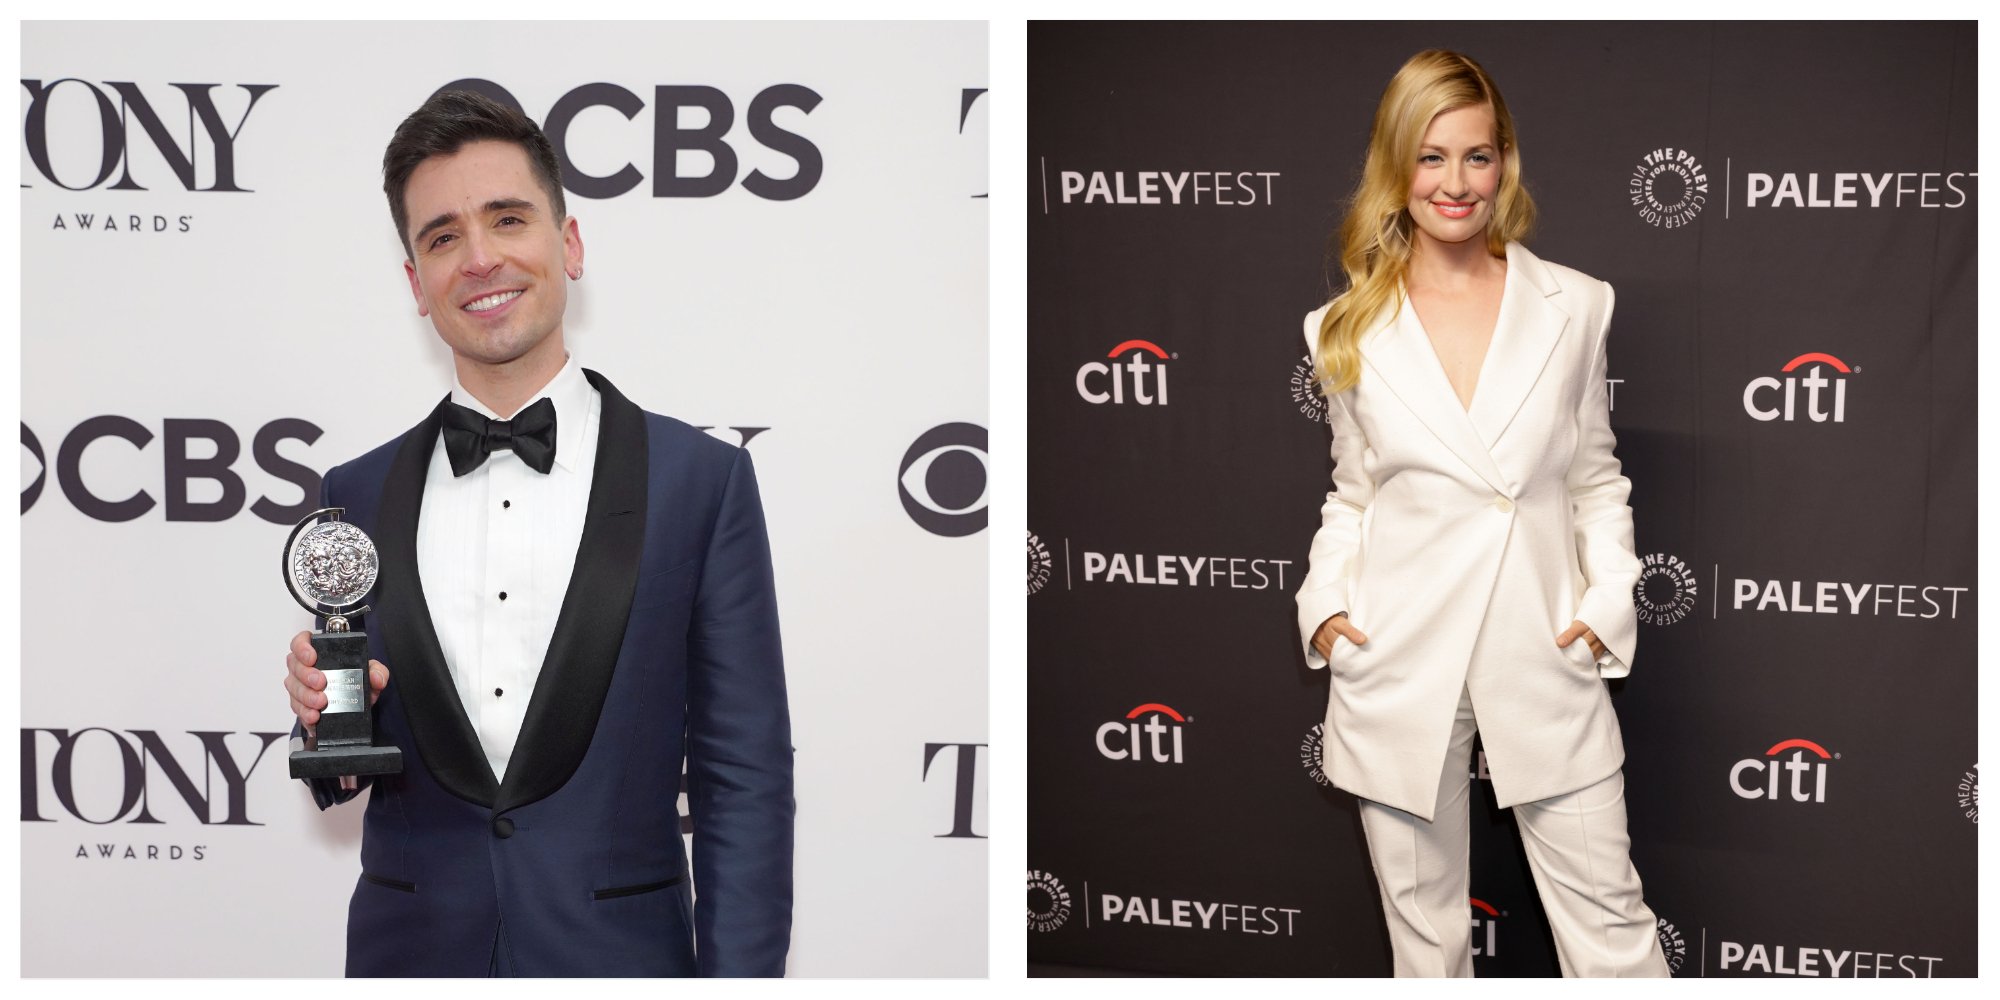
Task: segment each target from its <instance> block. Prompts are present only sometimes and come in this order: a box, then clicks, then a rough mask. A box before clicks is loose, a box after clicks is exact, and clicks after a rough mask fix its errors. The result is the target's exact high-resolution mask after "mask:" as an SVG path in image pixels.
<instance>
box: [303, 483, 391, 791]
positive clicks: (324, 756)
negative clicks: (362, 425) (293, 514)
mask: <svg viewBox="0 0 2000 1000" xmlns="http://www.w3.org/2000/svg"><path fill="white" fill-rule="evenodd" d="M345 512H346V511H345V510H344V508H340V507H328V508H325V509H323V510H316V511H313V512H312V513H310V514H307V515H306V516H305V518H304V519H303V520H301V521H300V522H299V523H298V526H297V527H295V528H293V529H292V534H291V537H290V538H288V539H286V541H285V559H284V562H285V564H284V571H285V586H286V588H287V589H289V590H290V591H291V592H292V597H293V599H295V600H297V601H298V602H299V604H300V605H301V606H303V607H304V608H305V609H306V610H307V611H310V612H312V613H313V614H315V615H319V616H321V617H323V618H325V619H326V631H324V632H314V633H313V634H312V638H311V641H312V647H313V651H314V652H315V653H317V654H319V659H318V660H317V661H315V663H314V664H313V666H314V669H316V670H318V671H319V672H320V673H321V674H323V675H325V677H326V689H325V691H324V692H323V693H324V694H325V695H326V707H325V708H323V709H320V713H319V724H318V725H316V726H312V727H309V728H308V729H307V730H306V738H305V745H304V748H303V749H298V750H293V751H292V757H291V766H292V777H294V778H346V779H353V778H355V777H357V776H360V775H364V774H398V773H401V772H402V770H403V752H402V751H401V750H399V749H397V748H395V747H393V746H376V745H375V725H374V718H373V716H372V715H371V714H370V713H369V705H368V634H367V633H365V632H357V631H354V630H353V629H352V628H351V627H350V626H351V624H352V622H353V620H354V619H358V618H360V617H361V616H362V615H363V614H366V613H367V611H368V608H367V607H366V606H365V605H362V604H361V599H362V598H364V597H366V596H368V592H369V591H370V590H373V589H374V587H375V577H376V571H377V569H378V568H379V566H378V563H377V561H376V557H375V543H374V542H373V541H371V540H370V539H369V538H368V534H367V533H366V532H364V531H362V530H361V529H360V528H357V527H355V526H354V525H353V524H350V523H348V522H346V521H343V520H341V519H340V516H341V515H342V514H343V513H345ZM322 519H324V520H322ZM295 745H296V744H295ZM343 784H344V785H345V786H347V787H352V781H351V780H349V781H346V782H343Z"/></svg>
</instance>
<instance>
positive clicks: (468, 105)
mask: <svg viewBox="0 0 2000 1000" xmlns="http://www.w3.org/2000/svg"><path fill="white" fill-rule="evenodd" d="M483 139H498V140H501V141H503V142H511V143H514V144H515V145H517V146H520V147H521V150H522V151H523V152H525V153H527V154H528V165H529V166H530V167H532V168H533V169H534V171H535V178H536V180H537V181H539V182H540V183H541V185H542V191H543V192H544V193H546V194H547V195H548V196H549V210H550V211H551V212H553V213H554V219H555V221H556V222H558V223H560V222H561V221H562V220H563V218H564V217H565V216H566V215H567V212H566V211H565V210H564V208H563V187H562V168H561V167H560V166H559V165H558V164H557V163H556V151H555V147H553V146H550V145H549V137H548V136H546V135H543V134H542V129H541V126H539V125H536V124H535V122H534V119H532V118H529V117H528V116H527V115H524V114H522V113H521V112H519V111H516V110H514V109H513V108H510V107H508V106H507V105H505V104H502V103H500V102H499V101H496V100H493V99H492V98H490V97H487V96H486V95H484V94H481V93H477V92H475V91H470V90H446V91H441V92H439V93H437V94H435V95H433V96H432V97H431V99H430V100H428V101H425V102H424V106H423V107H421V108H418V109H417V110H415V111H413V112H411V113H410V117H408V118H405V119H403V124H401V125H398V126H397V127H396V135H395V138H392V139H390V140H389V149H388V150H387V151H386V152H384V153H383V154H382V191H383V192H384V193H385V194H387V195H388V196H389V215H390V216H391V217H392V218H394V219H395V220H396V238H397V239H398V240H401V241H402V244H403V252H404V253H410V254H411V255H412V256H413V257H414V256H415V255H414V253H412V252H411V249H410V211H409V209H408V207H406V206H405V205H404V204H403V191H404V189H405V188H407V187H409V185H410V175H411V174H413V173H416V172H417V166H418V165H419V164H421V163H423V162H424V161H425V160H428V159H430V158H431V157H433V156H450V155H452V154H453V153H456V152H458V151H459V150H460V149H462V148H464V146H465V145H466V144H467V143H471V142H478V141H480V140H483Z"/></svg>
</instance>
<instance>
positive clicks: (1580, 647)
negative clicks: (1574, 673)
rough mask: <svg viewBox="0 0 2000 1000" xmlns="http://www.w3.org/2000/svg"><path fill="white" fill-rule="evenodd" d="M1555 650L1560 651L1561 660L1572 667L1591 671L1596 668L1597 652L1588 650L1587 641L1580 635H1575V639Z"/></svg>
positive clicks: (1594, 670) (1588, 644)
mask: <svg viewBox="0 0 2000 1000" xmlns="http://www.w3.org/2000/svg"><path fill="white" fill-rule="evenodd" d="M1556 652H1557V653H1560V654H1561V655H1562V658H1563V660H1564V661H1565V662H1567V663H1568V664H1569V665H1570V666H1572V667H1577V668H1580V669H1583V670H1588V671H1591V672H1593V673H1595V672H1596V670H1597V654H1596V653H1593V652H1591V651H1590V643H1589V641H1588V640H1586V639H1584V638H1583V637H1582V636H1577V637H1576V638H1575V639H1572V640H1570V644H1569V645H1567V646H1564V647H1562V648H1561V649H1558V650H1556Z"/></svg>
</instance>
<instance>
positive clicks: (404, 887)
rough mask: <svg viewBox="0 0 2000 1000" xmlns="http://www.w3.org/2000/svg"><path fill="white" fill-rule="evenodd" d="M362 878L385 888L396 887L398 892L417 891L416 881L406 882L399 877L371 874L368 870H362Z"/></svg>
mask: <svg viewBox="0 0 2000 1000" xmlns="http://www.w3.org/2000/svg"><path fill="white" fill-rule="evenodd" d="M361 878H362V880H363V881H366V882H373V883H375V884H376V885H379V886H381V887H382V888H384V889H394V890H396V891H397V892H416V891H417V884H416V883H415V882H405V881H403V880H402V879H399V878H384V877H382V876H380V875H370V874H369V873H367V872H362V873H361Z"/></svg>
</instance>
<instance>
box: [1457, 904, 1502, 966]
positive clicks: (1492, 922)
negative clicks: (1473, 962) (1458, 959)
mask: <svg viewBox="0 0 2000 1000" xmlns="http://www.w3.org/2000/svg"><path fill="white" fill-rule="evenodd" d="M1466 898H1467V899H1468V900H1469V901H1470V902H1471V904H1472V955H1473V957H1474V958H1482V957H1483V958H1492V957H1493V956H1495V955H1498V954H1499V953H1500V934H1499V927H1500V918H1501V917H1503V916H1506V914H1504V913H1502V912H1500V911H1499V910H1496V909H1494V908H1493V904H1492V903H1489V902H1487V901H1485V900H1483V899H1480V898H1479V897H1478V896H1468V897H1466Z"/></svg>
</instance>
